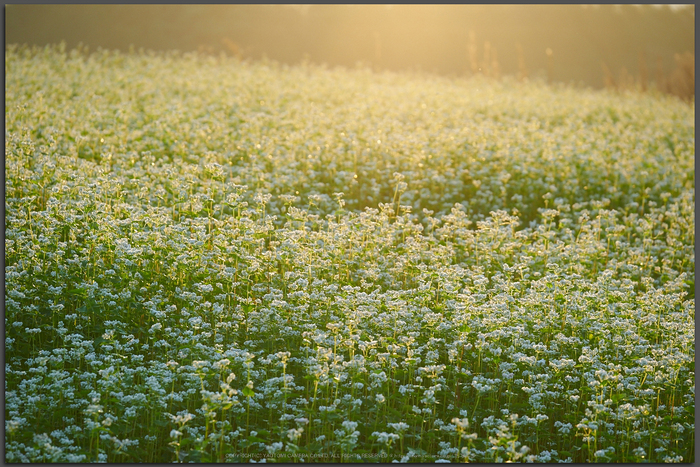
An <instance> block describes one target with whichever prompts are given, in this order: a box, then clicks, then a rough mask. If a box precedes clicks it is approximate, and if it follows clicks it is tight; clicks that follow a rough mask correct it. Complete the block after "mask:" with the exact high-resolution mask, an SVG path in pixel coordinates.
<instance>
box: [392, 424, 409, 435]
mask: <svg viewBox="0 0 700 467" xmlns="http://www.w3.org/2000/svg"><path fill="white" fill-rule="evenodd" d="M387 426H389V427H391V428H393V429H394V431H397V432H399V433H402V432H404V431H406V430H408V427H409V425H408V424H407V423H404V422H399V423H389V424H387Z"/></svg>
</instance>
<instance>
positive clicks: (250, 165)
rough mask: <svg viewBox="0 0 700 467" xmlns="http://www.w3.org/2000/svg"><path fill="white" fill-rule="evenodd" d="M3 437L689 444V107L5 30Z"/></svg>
mask: <svg viewBox="0 0 700 467" xmlns="http://www.w3.org/2000/svg"><path fill="white" fill-rule="evenodd" d="M5 69H6V92H5V96H6V97H5V99H6V111H5V126H6V133H5V135H6V136H5V146H6V153H5V154H6V165H5V179H6V186H5V189H6V198H5V210H6V220H5V234H6V241H5V242H6V243H5V280H6V288H5V291H6V292H5V304H6V312H5V329H6V341H5V355H6V369H5V371H6V373H5V374H6V392H5V418H6V442H5V448H6V460H7V461H8V462H19V461H22V462H26V461H31V462H36V461H44V462H65V461H68V462H81V461H85V462H87V461H108V462H134V461H136V462H171V461H185V462H189V461H194V462H223V461H234V462H240V461H247V460H250V459H254V460H259V459H261V458H266V460H267V461H284V460H296V461H301V460H303V461H307V462H310V461H328V460H336V461H341V460H342V461H353V460H361V461H364V462H373V461H383V462H387V461H390V460H397V461H403V462H409V461H410V462H415V461H423V462H428V461H430V462H434V461H444V460H450V461H465V460H471V461H482V462H491V461H501V460H514V461H536V462H555V461H568V462H571V461H574V462H584V461H601V460H602V461H608V462H638V461H651V462H662V461H684V462H692V461H693V460H694V455H695V453H694V430H695V425H694V422H695V420H694V410H695V406H694V404H695V402H694V387H695V375H694V352H695V341H694V331H695V327H694V316H695V305H694V283H695V258H694V244H695V239H694V229H695V218H694V201H695V200H694V188H695V186H694V157H695V143H694V133H695V127H694V110H693V108H691V107H689V106H687V105H685V104H683V103H681V102H680V101H678V100H676V99H672V98H652V97H651V96H649V95H638V96H628V97H626V98H624V99H623V98H621V97H620V96H617V95H614V94H611V93H604V92H592V91H580V90H573V89H570V88H549V87H547V86H544V85H542V84H540V83H536V82H535V83H516V82H511V81H508V80H506V81H504V82H500V83H495V82H491V81H486V80H481V79H478V78H475V79H471V80H448V79H443V78H436V77H431V76H424V75H408V74H391V73H383V74H375V73H372V72H370V71H368V70H366V69H361V68H360V69H355V70H340V69H335V70H329V69H326V68H323V67H315V66H310V65H305V66H300V67H285V66H280V65H277V64H275V63H267V62H262V63H241V62H239V61H237V60H235V59H227V58H225V57H222V58H219V59H215V58H211V57H203V56H200V55H196V54H186V55H179V54H174V53H167V54H127V55H124V54H120V53H113V52H105V51H103V52H99V53H96V54H93V55H90V56H84V55H81V54H79V53H78V52H76V51H72V52H65V51H64V50H61V49H60V48H46V49H43V50H37V49H34V50H29V49H26V48H24V49H16V48H10V49H9V50H8V51H7V53H6V58H5Z"/></svg>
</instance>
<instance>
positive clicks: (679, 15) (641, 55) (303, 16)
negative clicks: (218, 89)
mask: <svg viewBox="0 0 700 467" xmlns="http://www.w3.org/2000/svg"><path fill="white" fill-rule="evenodd" d="M5 25H6V26H5V28H6V29H5V34H6V36H5V43H6V44H28V45H38V46H43V45H46V44H53V43H59V42H60V41H65V43H66V45H67V47H68V48H69V49H72V48H74V47H76V46H77V45H78V44H79V43H82V45H83V46H87V47H89V50H95V49H97V48H98V47H101V48H106V49H119V50H123V51H126V50H129V48H130V46H133V47H134V48H135V49H137V50H138V49H139V48H144V49H146V50H148V49H151V50H172V49H177V50H180V51H183V52H185V51H195V50H197V51H200V52H203V53H211V54H217V55H218V54H220V53H226V54H229V55H234V56H238V57H239V58H241V59H253V60H257V59H261V58H263V57H267V58H268V59H271V60H275V61H278V62H281V63H287V64H295V63H299V62H300V61H302V60H306V61H309V62H313V63H325V64H327V65H329V66H338V65H340V66H345V67H354V66H356V65H357V64H358V63H361V64H364V65H366V66H370V67H372V68H374V69H376V70H394V71H400V70H414V71H425V72H431V73H438V74H444V75H452V76H457V75H471V74H476V73H481V74H484V75H487V76H491V77H493V78H499V77H501V76H503V75H513V76H517V77H519V78H520V79H526V78H528V79H532V78H542V79H545V80H549V81H550V82H553V83H556V82H561V83H566V84H575V85H584V86H590V87H593V88H602V87H605V86H607V87H611V88H616V89H625V88H636V89H642V90H646V89H648V88H650V87H653V88H654V89H658V90H661V91H663V92H666V93H673V94H677V95H680V96H681V97H684V96H685V97H686V98H687V96H688V95H689V94H690V93H692V95H693V96H694V93H695V91H694V82H695V78H694V69H695V65H694V57H695V6H694V5H673V6H669V5H662V6H659V5H593V6H590V5H589V6H581V5H75V4H74V5H6V9H5ZM691 75H692V76H691ZM691 88H692V89H691Z"/></svg>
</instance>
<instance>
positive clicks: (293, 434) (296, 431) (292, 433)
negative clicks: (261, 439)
mask: <svg viewBox="0 0 700 467" xmlns="http://www.w3.org/2000/svg"><path fill="white" fill-rule="evenodd" d="M303 432H304V428H291V429H290V430H289V431H287V438H289V440H290V441H291V442H295V441H296V440H298V439H299V438H300V437H301V434H302V433H303Z"/></svg>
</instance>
